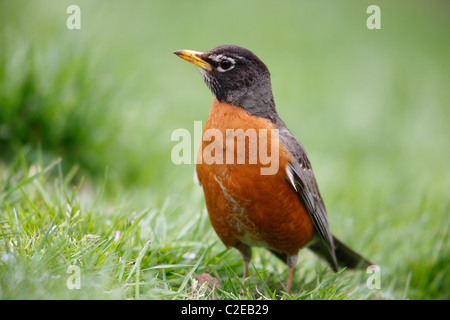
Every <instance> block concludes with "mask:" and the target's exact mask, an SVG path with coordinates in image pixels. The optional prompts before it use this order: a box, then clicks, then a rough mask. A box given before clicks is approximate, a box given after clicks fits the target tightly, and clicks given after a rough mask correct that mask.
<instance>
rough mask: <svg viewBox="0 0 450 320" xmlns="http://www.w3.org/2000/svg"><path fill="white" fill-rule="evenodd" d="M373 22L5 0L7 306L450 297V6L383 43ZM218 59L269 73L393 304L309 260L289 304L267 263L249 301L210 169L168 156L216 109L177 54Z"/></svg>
mask: <svg viewBox="0 0 450 320" xmlns="http://www.w3.org/2000/svg"><path fill="white" fill-rule="evenodd" d="M72 4H77V5H78V6H79V7H80V9H81V29H79V30H69V29H68V28H67V27H66V20H67V19H68V17H69V14H68V13H66V9H67V7H68V6H69V5H72ZM371 4H373V3H371V2H369V1H341V2H340V3H339V4H337V3H335V2H333V1H331V0H327V1H325V0H324V1H297V2H294V1H278V2H273V1H256V0H251V1H245V2H242V1H234V0H233V1H228V2H226V3H215V2H211V1H206V0H205V1H198V2H196V5H195V6H193V5H192V3H190V2H187V1H184V2H181V1H133V2H125V1H121V2H119V1H106V0H97V1H87V0H86V1H65V0H64V1H58V2H54V1H51V0H36V1H26V0H16V1H6V0H0V299H129V298H131V299H215V298H218V299H449V298H450V275H449V274H450V272H449V271H450V267H449V266H450V239H449V225H450V215H449V213H450V193H449V190H450V171H449V164H450V144H449V139H450V126H449V121H450V90H449V88H450V60H449V59H448V57H449V56H450V36H449V33H448V30H449V28H450V10H449V9H450V6H449V4H448V3H447V2H446V1H431V2H430V1H428V2H426V3H425V2H419V1H414V2H413V1H406V0H405V1H395V3H392V2H391V1H378V3H377V4H378V5H379V6H380V8H381V29H380V30H369V29H368V28H367V27H366V20H367V18H368V17H369V14H367V13H366V9H367V7H368V6H369V5H371ZM221 44H237V45H241V46H244V47H247V48H249V49H251V50H252V51H254V52H255V53H256V54H257V55H258V56H259V57H260V58H261V59H262V60H263V61H264V62H265V63H266V65H267V66H268V67H269V70H270V71H271V74H272V86H273V91H274V97H275V101H276V105H277V108H278V112H279V114H280V115H281V117H282V118H283V119H285V122H286V124H287V126H288V127H289V128H290V129H291V131H292V132H293V133H294V134H295V135H296V136H297V137H298V138H299V139H300V141H301V142H302V144H303V145H304V146H305V148H306V150H307V152H308V154H309V157H310V160H311V162H312V165H313V167H314V170H315V174H316V178H317V180H318V184H319V187H320V189H321V193H322V196H323V198H324V200H325V204H326V206H327V209H328V214H329V219H330V226H331V229H332V231H333V233H334V234H335V235H336V236H337V237H338V238H340V239H341V240H343V241H344V242H346V243H347V244H348V245H350V246H351V247H352V248H354V249H356V250H357V251H359V252H360V253H362V254H363V255H365V256H367V257H368V258H370V259H371V260H372V261H374V262H376V263H377V264H378V265H379V266H380V274H379V275H380V278H379V279H380V288H379V289H374V288H372V289H371V288H369V287H368V286H367V282H368V281H369V282H370V279H371V278H370V277H371V275H372V274H371V273H366V271H365V270H360V271H348V270H344V271H341V272H339V273H336V274H335V273H333V272H332V271H331V269H330V268H329V267H327V265H326V264H324V263H323V262H322V261H321V260H319V259H318V258H316V257H315V256H314V255H313V254H311V253H310V252H309V251H308V250H302V251H301V252H300V255H299V263H298V265H297V269H296V273H295V278H294V281H293V285H292V290H291V294H287V293H286V292H285V288H284V284H285V280H286V278H287V268H286V267H285V266H284V265H283V264H282V263H281V262H279V261H278V260H277V259H276V258H275V257H273V256H271V255H270V253H268V252H266V251H265V250H262V249H254V251H253V254H254V258H253V260H252V265H251V268H250V271H249V273H250V278H249V279H248V280H247V281H246V283H245V284H243V283H242V279H241V275H242V272H243V261H242V258H241V256H240V254H239V252H237V251H236V250H226V249H225V247H224V245H223V244H222V243H221V242H220V241H219V239H218V237H217V236H216V235H215V233H214V231H213V229H212V227H211V225H210V223H209V220H208V216H207V213H206V209H205V205H204V199H203V192H202V190H201V188H200V187H198V186H197V185H195V184H194V182H193V179H192V175H193V170H194V165H193V164H191V165H175V164H174V163H172V162H171V157H170V156H171V149H172V148H173V147H174V145H175V144H176V142H174V141H171V139H170V137H171V133H172V132H173V131H174V130H175V129H178V128H186V129H188V130H189V131H190V132H192V133H193V128H194V121H203V123H204V122H205V121H206V118H207V116H208V113H209V106H210V104H211V101H212V96H211V93H210V92H209V90H208V88H207V87H206V85H205V84H204V83H203V81H202V79H201V76H200V75H199V73H198V72H197V71H196V70H195V68H194V67H193V66H192V65H190V64H188V63H186V62H184V61H182V60H180V59H179V58H177V57H176V56H174V55H173V54H172V52H173V51H174V50H176V49H193V50H198V51H203V50H207V49H210V48H213V47H215V46H217V45H221ZM192 142H193V143H194V141H192ZM204 273H207V274H209V275H211V276H212V277H214V278H216V279H217V280H219V282H220V288H218V289H215V290H214V291H213V292H211V290H209V289H208V288H207V287H206V286H205V285H202V284H201V283H200V282H199V278H198V275H201V274H204ZM78 280H79V282H78Z"/></svg>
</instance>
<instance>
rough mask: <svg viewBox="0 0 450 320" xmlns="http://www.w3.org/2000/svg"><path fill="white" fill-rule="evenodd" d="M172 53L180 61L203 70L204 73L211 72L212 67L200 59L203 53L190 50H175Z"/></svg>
mask: <svg viewBox="0 0 450 320" xmlns="http://www.w3.org/2000/svg"><path fill="white" fill-rule="evenodd" d="M173 53H175V54H176V55H177V56H179V57H180V58H181V59H184V60H186V61H189V62H192V63H193V64H195V65H196V66H198V67H200V68H202V69H205V70H206V71H211V70H212V66H211V65H210V64H209V63H208V62H206V61H205V60H203V59H201V58H200V56H201V55H202V53H203V52H198V51H192V50H176V51H174V52H173Z"/></svg>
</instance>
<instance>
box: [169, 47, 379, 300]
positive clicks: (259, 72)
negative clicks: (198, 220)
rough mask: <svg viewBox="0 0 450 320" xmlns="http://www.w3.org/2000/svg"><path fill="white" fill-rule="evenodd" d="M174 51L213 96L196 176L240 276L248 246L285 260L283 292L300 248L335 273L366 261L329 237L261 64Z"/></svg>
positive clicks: (243, 53) (221, 51)
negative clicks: (238, 260) (239, 259)
mask: <svg viewBox="0 0 450 320" xmlns="http://www.w3.org/2000/svg"><path fill="white" fill-rule="evenodd" d="M174 53H175V54H176V55H178V56H179V57H180V58H182V59H184V60H187V61H189V62H192V63H193V64H195V65H196V66H197V67H198V68H199V70H200V72H201V74H202V76H203V79H204V80H205V82H206V84H207V85H208V87H209V88H210V89H211V91H212V93H213V94H214V99H213V103H212V107H211V111H210V113H209V117H208V120H207V122H206V124H205V127H204V131H203V136H202V138H203V139H202V143H201V146H200V148H199V151H198V154H197V163H196V167H195V168H196V175H197V178H198V181H199V183H200V184H201V185H202V187H203V192H204V195H205V202H206V208H207V211H208V215H209V218H210V221H211V225H212V226H213V228H214V230H215V231H216V233H217V235H218V236H219V238H220V239H221V240H222V242H223V243H224V244H225V245H226V246H227V247H228V248H230V247H234V248H236V249H238V250H239V251H240V252H241V253H242V256H243V259H244V262H245V267H244V280H245V278H246V277H247V272H248V265H249V262H250V259H251V256H252V249H251V247H253V246H255V247H265V248H267V249H268V250H270V251H271V252H272V253H274V254H275V256H277V257H278V258H280V259H281V260H282V261H284V262H285V263H286V264H287V265H288V267H289V274H288V279H287V284H286V290H287V291H288V292H289V291H290V289H291V284H292V277H293V274H294V268H295V265H296V263H297V257H298V251H299V250H300V249H301V248H303V247H305V246H307V247H308V248H309V249H311V250H312V251H313V252H315V253H317V254H318V255H319V256H321V257H322V258H324V259H325V260H326V261H327V262H328V263H329V264H330V265H331V267H332V268H333V270H334V271H338V270H339V268H342V267H347V268H356V267H357V266H368V265H372V264H373V263H372V262H370V261H369V260H367V259H365V258H363V257H362V256H361V255H359V254H358V253H356V252H355V251H353V250H352V249H350V248H349V247H347V246H346V245H344V244H343V243H342V242H341V241H339V240H338V239H337V238H336V237H334V236H333V235H332V233H331V231H330V227H329V225H328V217H327V212H326V210H325V205H324V202H323V200H322V197H321V195H320V192H319V189H318V187H317V182H316V179H315V177H314V173H313V171H312V168H311V164H310V161H309V159H308V156H307V154H306V152H305V150H304V148H303V146H302V145H301V144H300V142H299V141H298V140H297V139H296V138H295V136H294V135H293V134H292V133H291V131H289V129H288V128H287V127H286V125H285V124H284V122H283V120H281V118H280V117H279V115H278V113H277V110H276V109H275V102H274V99H273V95H272V87H271V83H270V73H269V70H268V69H267V67H266V65H265V64H264V63H263V62H262V61H261V60H260V59H259V58H258V57H257V56H256V55H255V54H254V53H253V52H251V51H250V50H247V49H245V48H242V47H239V46H234V45H223V46H219V47H216V48H214V49H211V50H209V51H205V52H197V51H191V50H177V51H175V52H174ZM238 133H240V135H239V134H238ZM212 137H214V139H213V138H212ZM262 138H265V140H264V139H262ZM239 139H241V140H240V141H241V144H240V145H239V143H235V142H236V140H237V141H238V142H239ZM213 144H214V146H213ZM212 146H213V147H212ZM253 147H256V148H253ZM257 148H260V149H261V148H264V150H271V160H272V161H273V163H271V164H269V163H268V162H267V161H266V160H267V159H266V160H264V161H263V159H262V158H263V157H261V152H259V153H258V152H257V151H255V149H257ZM229 153H231V156H230V154H229ZM267 154H268V152H267ZM258 155H259V157H258ZM240 156H242V157H241V159H239V157H240ZM239 160H240V161H239ZM274 163H275V165H274ZM270 168H274V170H272V172H269V171H270V170H269V169H270ZM263 169H266V170H267V171H266V172H265V173H264V172H263Z"/></svg>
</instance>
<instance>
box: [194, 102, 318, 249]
mask: <svg viewBox="0 0 450 320" xmlns="http://www.w3.org/2000/svg"><path fill="white" fill-rule="evenodd" d="M238 129H241V130H238ZM273 129H275V127H274V125H273V124H272V123H271V122H270V121H268V120H266V119H263V118H258V117H255V116H252V115H250V114H249V113H247V112H245V111H244V110H243V109H242V108H239V107H236V106H231V105H228V104H225V103H219V102H218V101H217V100H216V99H214V101H213V105H212V108H211V112H210V114H209V117H208V120H207V122H206V124H205V128H204V131H203V141H202V144H201V147H200V149H199V151H198V154H197V164H196V171H197V175H198V178H199V180H200V182H201V184H202V187H203V191H204V194H205V201H206V207H207V210H208V214H209V218H210V220H211V224H212V226H213V228H214V230H215V231H216V233H217V235H218V236H219V237H220V239H221V240H222V241H223V243H224V244H225V245H226V246H227V247H230V246H236V245H238V244H239V243H240V242H242V243H244V244H247V245H249V246H261V247H266V248H269V249H273V250H276V251H279V252H284V253H287V254H290V255H293V254H297V252H298V250H299V249H300V248H301V247H303V246H304V245H306V244H307V243H308V242H309V241H311V239H312V237H313V234H314V227H313V223H312V221H311V218H310V216H309V214H308V213H307V212H306V210H305V208H304V207H303V205H302V203H301V201H300V199H299V197H298V195H297V194H296V192H295V190H294V189H293V187H292V186H291V185H290V184H289V183H288V181H287V179H286V177H287V174H286V165H287V163H288V162H289V161H292V160H293V159H292V155H291V154H290V153H289V151H288V150H287V149H286V148H285V147H284V146H283V145H282V144H281V142H280V141H279V140H278V138H277V135H276V133H275V131H271V130H273ZM266 135H267V139H264V137H265V136H266ZM243 137H244V138H245V139H243V140H241V141H239V139H240V138H243ZM244 140H245V143H243V141H244ZM233 142H234V143H233ZM239 142H241V144H239ZM255 146H256V148H255ZM261 148H262V149H261ZM255 149H256V151H255ZM266 150H267V152H265V151H266ZM274 150H276V152H275V151H274ZM271 151H272V152H271ZM261 152H262V154H261ZM220 158H221V159H222V161H220ZM267 161H269V162H267ZM275 161H276V162H277V163H275ZM242 162H244V163H242ZM275 169H276V170H275ZM262 170H263V172H265V174H262ZM264 170H266V171H264Z"/></svg>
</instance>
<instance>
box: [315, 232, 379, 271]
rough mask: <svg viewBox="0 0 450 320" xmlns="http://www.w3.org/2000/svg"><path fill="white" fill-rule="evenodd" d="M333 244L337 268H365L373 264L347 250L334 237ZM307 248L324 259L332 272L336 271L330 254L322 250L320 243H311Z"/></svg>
mask: <svg viewBox="0 0 450 320" xmlns="http://www.w3.org/2000/svg"><path fill="white" fill-rule="evenodd" d="M333 242H334V247H335V254H336V259H337V263H338V266H339V268H348V269H356V268H367V267H368V266H370V265H373V264H374V263H373V262H371V261H370V260H368V259H366V258H364V257H363V256H361V255H360V254H359V253H357V252H356V251H354V250H353V249H351V248H349V247H348V246H347V245H345V244H344V243H343V242H342V241H341V240H339V239H337V238H336V237H335V236H333ZM308 248H309V249H311V250H312V251H314V253H316V254H318V255H319V256H321V257H322V258H324V259H325V260H327V262H328V263H329V264H330V265H331V266H332V268H333V269H334V271H338V269H337V268H336V265H335V263H334V261H333V259H332V257H331V255H330V253H329V252H328V250H327V249H326V248H324V246H323V245H322V243H321V242H320V241H316V242H314V243H312V244H311V245H310V246H309V247H308Z"/></svg>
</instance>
